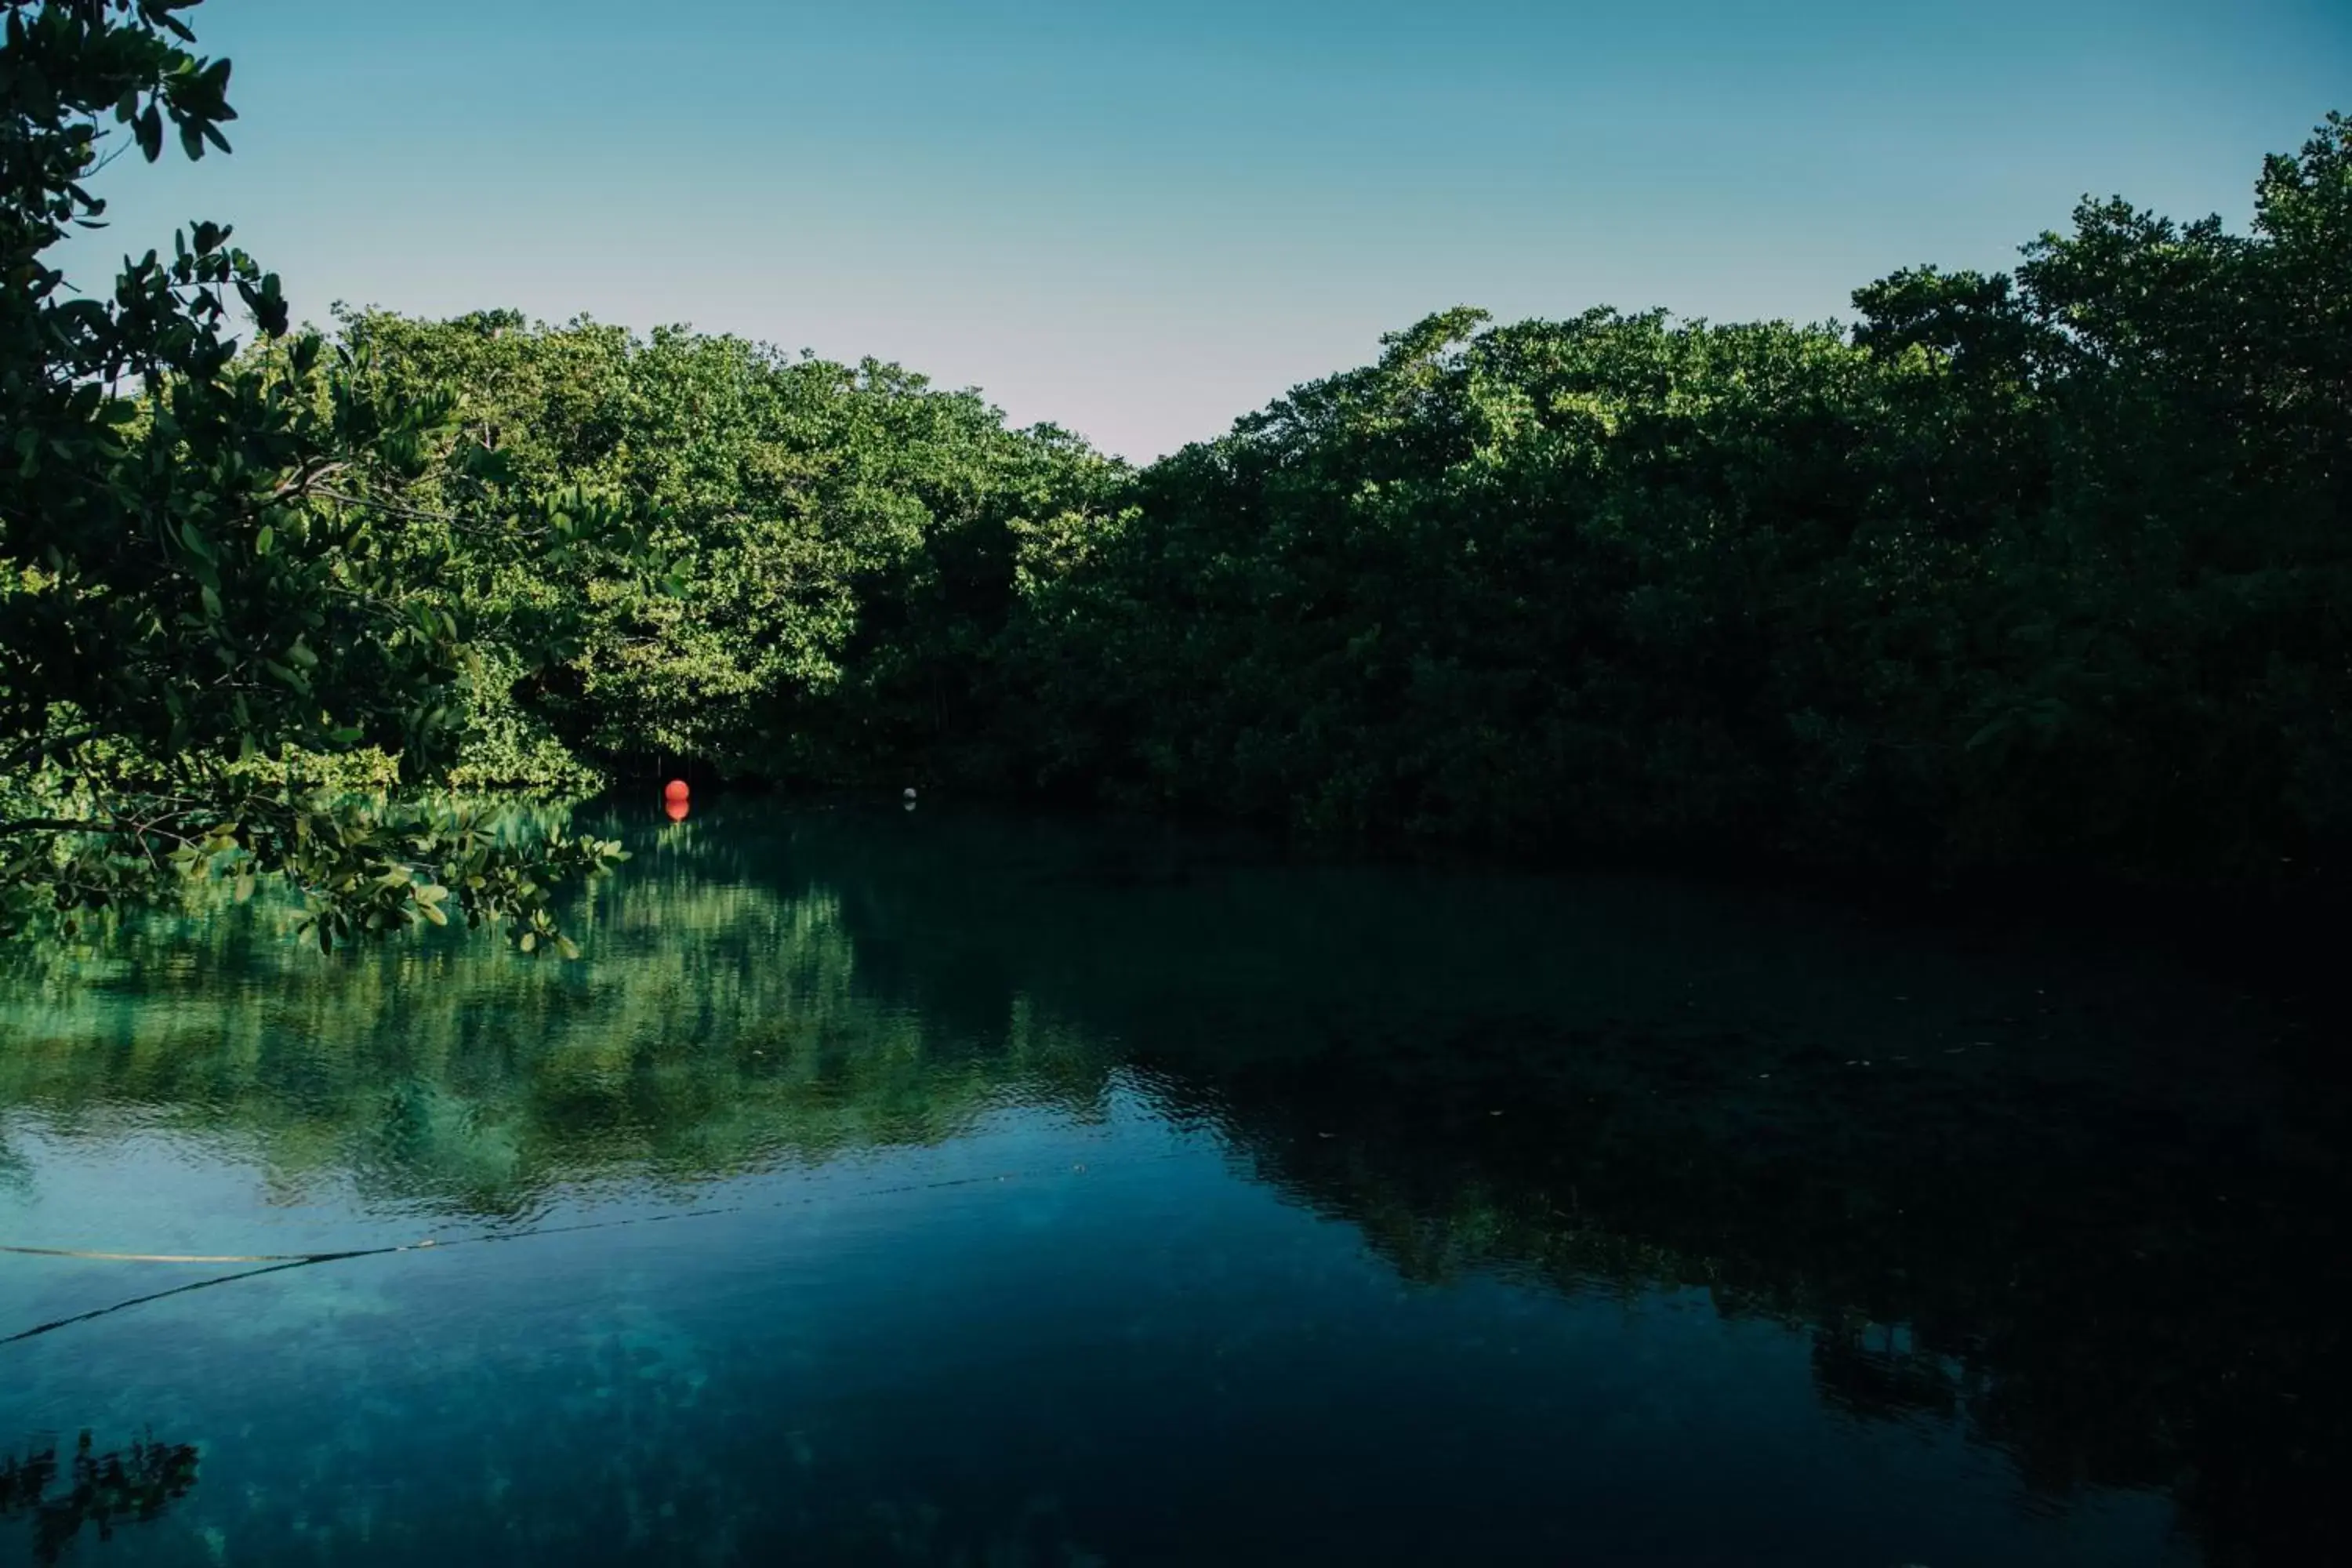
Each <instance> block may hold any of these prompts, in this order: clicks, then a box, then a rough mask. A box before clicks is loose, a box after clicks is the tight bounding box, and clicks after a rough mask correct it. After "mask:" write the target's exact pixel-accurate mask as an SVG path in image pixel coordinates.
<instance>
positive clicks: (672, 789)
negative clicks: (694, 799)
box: [662, 779, 688, 800]
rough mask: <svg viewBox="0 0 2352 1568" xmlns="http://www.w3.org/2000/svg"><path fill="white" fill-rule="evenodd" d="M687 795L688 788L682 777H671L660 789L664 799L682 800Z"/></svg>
mask: <svg viewBox="0 0 2352 1568" xmlns="http://www.w3.org/2000/svg"><path fill="white" fill-rule="evenodd" d="M687 795H688V790H687V787H686V781H685V780H684V779H672V780H670V781H669V783H668V784H666V785H664V786H663V789H662V798H663V799H664V800H684V799H685V798H686V797H687Z"/></svg>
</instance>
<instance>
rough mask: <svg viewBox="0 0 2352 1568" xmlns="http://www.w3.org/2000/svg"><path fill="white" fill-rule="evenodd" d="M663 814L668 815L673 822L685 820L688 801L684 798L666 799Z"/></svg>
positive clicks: (663, 803)
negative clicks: (683, 799)
mask: <svg viewBox="0 0 2352 1568" xmlns="http://www.w3.org/2000/svg"><path fill="white" fill-rule="evenodd" d="M662 815H663V816H667V817H668V818H669V819H670V820H671V821H672V822H684V821H685V820H686V802H684V801H682V800H666V801H664V802H662Z"/></svg>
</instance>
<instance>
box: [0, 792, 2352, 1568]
mask: <svg viewBox="0 0 2352 1568" xmlns="http://www.w3.org/2000/svg"><path fill="white" fill-rule="evenodd" d="M612 826H614V828H616V829H617V830H618V831H619V832H621V833H622V834H623V835H624V836H625V837H627V838H628V839H629V840H630V841H631V843H632V847H634V848H635V851H636V858H635V859H634V860H632V861H631V862H630V863H629V864H628V865H627V866H625V868H623V871H622V874H621V875H620V876H619V877H618V878H616V879H614V880H612V881H611V882H609V883H607V884H605V885H604V886H602V887H601V888H600V889H597V890H596V891H595V892H594V893H593V896H592V897H591V898H590V899H589V900H588V901H587V902H586V903H585V904H584V905H583V911H582V915H581V928H582V934H583V942H584V944H585V945H586V947H587V949H588V956H587V957H586V958H585V959H584V960H583V961H582V962H580V963H572V964H567V965H557V964H551V963H531V962H530V961H529V960H525V959H519V958H517V957H514V956H512V955H510V954H508V953H507V952H504V951H503V950H502V949H500V948H499V946H498V945H497V944H495V943H491V942H482V941H473V942H468V941H467V940H466V939H465V937H464V936H463V934H462V933H435V934H433V935H432V936H430V937H428V938H424V939H420V940H415V941H411V942H403V943H397V944H394V945H392V946H389V947H386V948H383V949H381V950H376V951H372V952H365V953H362V954H358V955H351V956H343V957H339V958H336V959H332V960H328V959H322V958H321V957H320V955H319V954H317V953H316V952H313V951H308V950H304V949H301V948H299V947H297V946H295V945H293V944H291V943H289V942H287V941H285V940H284V939H283V938H282V937H281V936H280V934H279V930H280V926H281V924H282V920H283V915H282V911H279V910H271V909H268V908H260V907H247V908H243V909H233V910H220V911H216V912H214V913H212V914H210V915H207V916H205V917H203V918H192V919H190V920H188V921H158V922H156V923H155V924H154V925H153V926H152V928H150V929H147V930H145V931H142V932H141V933H138V934H137V935H136V936H134V937H131V938H127V939H124V940H122V941H120V942H115V943H113V944H111V945H109V946H107V947H104V948H102V949H95V950H92V951H89V952H79V953H58V952H47V953H41V954H35V955H20V956H19V957H18V958H17V959H16V960H15V961H14V963H13V966H12V967H8V968H7V969H5V973H0V1243H6V1244H9V1245H13V1246H19V1247H54V1248H62V1249H76V1250H83V1251H119V1252H135V1253H170V1254H198V1255H205V1256H223V1255H238V1256H243V1255H259V1256H268V1257H273V1258H274V1257H278V1256H302V1255H313V1254H324V1253H358V1254H362V1256H353V1257H345V1258H338V1259H333V1260H328V1261H320V1262H315V1263H308V1264H298V1265H294V1266H291V1267H278V1266H276V1265H273V1264H270V1263H266V1262H257V1263H246V1264H237V1263H226V1264H166V1263H148V1262H118V1261H100V1260H93V1259H88V1258H47V1257H32V1256H26V1255H22V1254H14V1255H0V1455H6V1456H9V1457H12V1458H13V1459H14V1461H15V1462H16V1464H17V1465H18V1467H19V1468H18V1469H17V1470H16V1472H15V1474H14V1476H13V1478H10V1479H0V1563H7V1562H13V1561H19V1560H21V1561H27V1562H48V1561H56V1562H75V1563H94V1564H100V1565H103V1564H112V1563H120V1564H125V1565H128V1564H164V1563H170V1564H200V1565H201V1564H248V1563H250V1564H270V1563H327V1564H334V1563H355V1564H356V1563H382V1564H397V1565H409V1564H421V1563H431V1564H436V1568H437V1565H448V1564H456V1563H477V1562H478V1563H966V1564H973V1565H975V1568H977V1565H981V1564H991V1565H993V1564H1014V1563H1024V1564H1077V1563H1103V1564H1129V1563H1138V1564H1140V1563H1188V1564H1189V1563H1202V1564H1217V1563H1547V1564H1550V1563H1726V1564H1734V1563H1737V1564H1748V1563H1790V1564H1799V1563H1801V1564H1807V1565H1809V1568H1811V1565H1822V1564H1857V1565H1867V1568H1894V1565H1895V1564H1904V1563H1919V1564H1927V1565H1929V1568H1959V1565H1963V1564H1974V1563H1985V1564H2002V1565H2010V1564H2033V1563H2068V1564H2076V1563H2128V1564H2157V1563H2215V1564H2222V1563H2254V1562H2266V1561H2282V1562H2284V1561H2305V1562H2309V1561H2322V1560H2326V1559H2327V1558H2328V1556H2329V1555H2330V1553H2329V1552H2328V1551H2327V1550H2326V1546H2325V1542H2326V1534H2325V1531H2326V1523H2327V1515H2326V1511H2325V1509H2326V1500H2327V1499H2328V1498H2330V1497H2331V1496H2332V1495H2333V1494H2334V1492H2335V1489H2336V1486H2337V1483H2338V1482H2339V1481H2340V1480H2341V1479H2342V1475H2343V1473H2344V1472H2343V1470H2342V1468H2341V1466H2342V1462H2343V1461H2344V1460H2345V1459H2346V1458H2347V1454H2352V1446H2347V1443H2346V1441H2345V1432H2344V1422H2343V1417H2342V1414H2341V1412H2342V1409H2343V1406H2342V1404H2341V1402H2340V1400H2337V1399H2331V1398H2328V1397H2325V1396H2323V1394H2322V1393H2321V1390H2322V1389H2324V1388H2325V1387H2326V1386H2327V1384H2328V1379H2329V1378H2330V1377H2331V1376H2332V1375H2336V1373H2338V1371H2339V1370H2340V1362H2341V1350H2340V1329H2339V1327H2338V1320H2339V1316H2340V1308H2341V1303H2342V1301H2343V1300H2345V1299H2346V1293H2345V1289H2344V1288H2345V1285H2346V1283H2347V1279H2346V1274H2347V1262H2346V1258H2345V1254H2344V1248H2343V1246H2342V1238H2341V1224H2340V1216H2341V1215H2343V1214H2345V1213H2346V1212H2347V1211H2346V1209H2345V1206H2344V1203H2343V1199H2344V1197H2345V1195H2346V1193H2345V1185H2346V1184H2345V1181H2344V1177H2343V1173H2342V1171H2341V1168H2340V1164H2339V1158H2338V1151H2339V1150H2340V1149H2341V1148H2342V1147H2343V1146H2344V1145H2343V1143H2342V1141H2341V1139H2340V1136H2339V1134H2340V1131H2341V1129H2342V1127H2343V1119H2342V1118H2341V1116H2340V1115H2339V1114H2338V1112H2337V1110H2336V1100H2335V1099H2334V1098H2333V1097H2331V1096H2329V1095H2326V1094H2322V1093H2318V1092H2316V1091H2315V1089H2313V1088H2312V1087H2311V1084H2310V1081H2309V1070H2308V1068H2306V1067H2305V1066H2304V1065H2302V1064H2304V1063H2305V1059H2306V1058H2309V1057H2311V1056H2312V1055H2314V1054H2315V1053H2314V1052H2313V1050H2312V1048H2311V1042H2310V1040H2309V1037H2308V1031H2307V1030H2306V1029H2305V1027H2304V1026H2303V1025H2301V1024H2300V1023H2299V1021H2298V1019H2297V1018H2296V1016H2294V1014H2293V1013H2292V1012H2291V1011H2290V1010H2288V1009H2286V1008H2285V1007H2284V1005H2282V1004H2280V1003H2279V1002H2278V1001H2277V1000H2276V999H2274V998H2264V997H2252V996H2247V995H2242V994H2239V993H2238V992H2236V991H2234V990H2232V989H2231V988H2229V987H2228V986H2225V985H2223V984H2220V983H2218V982H2215V981H2211V980H2203V979H2199V978H2197V977H2196V976H2194V975H2190V974H2188V973H2182V972H2181V971H2180V970H2179V966H2177V965H2168V964H2166V963H2162V962H2161V961H2159V960H2158V959H2155V958H2153V957H2145V956H2135V955H2134V954H2132V953H2130V952H2126V951H2122V950H2119V949H2114V948H2105V949H2101V948H2093V947H2089V946H2084V945H2083V944H2079V943H2076V944H2062V943H2056V942H2049V941H2040V942H2025V941H2021V940H2020V941H1991V940H1983V939H1979V940H1973V941H1966V942H1964V941H1961V940H1960V939H1958V938H1956V937H1953V936H1951V935H1949V934H1944V935H1937V934H1934V933H1930V932H1924V931H1899V930H1893V929H1886V928H1883V927H1879V926H1874V925H1873V924H1871V923H1869V922H1867V921H1864V920H1863V919H1861V918H1859V917H1858V916H1855V915H1853V914H1847V913H1839V912H1836V911H1831V910H1822V909H1820V908H1815V907H1808V906H1806V905H1803V904H1800V903H1796V902H1790V901H1776V900H1766V899H1761V898H1759V897H1754V896H1749V895H1744V894H1732V893H1727V892H1722V891H1707V890H1701V889H1688V888H1681V887H1677V886H1674V885H1669V884H1664V883H1651V882H1641V881H1633V880H1612V879H1558V878H1553V879H1543V878H1535V877H1517V876H1509V875H1503V874H1476V875H1473V874H1466V873H1460V872H1440V871H1433V870H1416V869H1405V868H1377V867H1348V866H1332V865H1318V866H1307V865H1299V864H1295V863H1293V864H1286V863H1283V862H1281V861H1279V860H1278V859H1276V858H1268V857H1266V856H1265V855H1262V854H1259V853H1256V852H1255V851H1253V850H1251V849H1249V848H1248V847H1245V846H1237V845H1235V844H1234V843H1231V842H1227V841H1223V840H1212V839H1204V838H1197V837H1184V836H1181V835H1177V834H1174V833H1170V832H1163V831H1160V830H1157V829H1138V828H1135V827H1132V826H1100V825H1096V826H1072V825H1067V824H1064V825H1052V824H1045V823H1035V822H1013V821H1006V820H1002V819H994V818H982V817H968V816H957V815H955V814H951V813H950V814H941V813H938V812H935V811H932V810H930V809H929V808H926V810H925V811H923V812H921V813H919V814H911V815H909V814H901V813H890V814H887V815H872V816H865V815H856V814H850V813H824V812H792V811H786V810H784V809H782V808H779V807H772V806H766V805H758V806H754V805H735V806H733V807H731V808H722V809H720V810H718V811H703V810H698V812H697V813H696V815H695V816H692V817H690V818H689V819H688V820H687V821H686V822H684V823H680V824H676V825H668V824H665V823H663V822H661V821H660V819H659V818H658V817H657V816H652V814H650V813H643V814H639V813H625V814H621V815H620V816H617V817H616V818H615V820H614V823H613V824H612ZM427 1240H430V1241H432V1242H433V1243H435V1245H434V1246H432V1247H415V1246H414V1245H412V1244H415V1243H418V1242H422V1241H427ZM400 1247H404V1248H406V1249H405V1250H391V1251H385V1250H377V1249H383V1248H400ZM190 1286H193V1287H195V1288H194V1289H179V1288H181V1287H190ZM165 1292H171V1293H168V1294H166V1293H165ZM52 1325H53V1326H52ZM9 1336H14V1337H9ZM83 1432H88V1433H89V1435H90V1439H89V1440H90V1444H91V1448H90V1457H91V1462H92V1463H93V1464H102V1463H103V1462H104V1458H105V1457H106V1456H108V1455H120V1456H121V1458H122V1462H123V1463H124V1464H125V1465H126V1467H127V1468H126V1469H125V1470H124V1472H123V1474H122V1477H121V1485H119V1486H116V1487H114V1488H113V1489H111V1490H110V1489H108V1488H106V1487H103V1486H100V1487H97V1488H95V1489H92V1488H85V1489H84V1491H83V1493H82V1495H81V1498H80V1500H79V1502H77V1500H76V1499H75V1497H74V1487H73V1477H72V1474H71V1471H72V1469H73V1462H74V1451H75V1446H76V1442H77V1439H78V1435H79V1434H81V1433H83ZM144 1443H152V1445H153V1447H146V1448H134V1445H136V1444H144ZM183 1446H185V1447H183ZM52 1448H54V1450H55V1454H56V1459H57V1465H58V1473H57V1474H56V1476H55V1477H54V1478H52V1479H47V1480H46V1481H44V1480H42V1479H40V1478H37V1477H35V1476H32V1475H31V1474H30V1473H29V1472H27V1471H26V1470H25V1469H24V1468H22V1467H23V1466H24V1465H25V1464H26V1461H27V1460H28V1459H32V1458H37V1456H39V1455H41V1454H43V1453H45V1452H47V1451H49V1450H51V1449H52ZM142 1481H145V1482H148V1483H150V1484H148V1485H146V1486H145V1487H144V1488H143V1489H142V1486H141V1483H142ZM108 1497H111V1498H113V1499H114V1500H115V1503H116V1509H115V1514H114V1517H113V1519H112V1521H111V1522H110V1538H107V1539H101V1522H102V1521H100V1519H99V1518H98V1517H97V1514H98V1512H99V1511H100V1509H99V1508H98V1507H96V1506H95V1505H96V1503H97V1502H99V1501H100V1500H103V1499H105V1498H108ZM2312 1552H2316V1555H2311V1554H2308V1553H2312Z"/></svg>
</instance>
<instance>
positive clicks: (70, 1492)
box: [0, 1432, 197, 1568]
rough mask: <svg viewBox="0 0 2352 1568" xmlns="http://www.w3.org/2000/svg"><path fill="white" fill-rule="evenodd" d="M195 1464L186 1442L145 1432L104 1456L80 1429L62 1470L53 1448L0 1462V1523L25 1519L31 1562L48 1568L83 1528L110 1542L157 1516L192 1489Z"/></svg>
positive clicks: (192, 1449) (192, 1450)
mask: <svg viewBox="0 0 2352 1568" xmlns="http://www.w3.org/2000/svg"><path fill="white" fill-rule="evenodd" d="M196 1462H197V1456H196V1450H195V1447H194V1446H193V1445H191V1444H187V1443H158V1442H156V1441H155V1437H154V1434H153V1433H152V1432H151V1433H149V1434H147V1435H146V1436H143V1437H140V1438H136V1439H134V1440H133V1441H132V1442H131V1446H130V1447H128V1448H121V1449H113V1450H109V1451H107V1452H105V1453H98V1452H94V1451H93V1450H92V1448H91V1445H90V1435H89V1433H87V1432H84V1433H83V1434H82V1435H81V1437H80V1440H79V1442H77V1443H76V1444H75V1445H74V1449H73V1452H72V1454H71V1455H69V1456H68V1458H66V1459H65V1461H64V1463H63V1466H62V1469H61V1467H60V1464H59V1461H58V1450H57V1445H56V1444H54V1443H51V1444H48V1445H47V1446H46V1447H39V1448H37V1449H35V1450H33V1451H32V1452H31V1453H28V1454H26V1456H25V1457H24V1458H16V1456H15V1455H13V1454H12V1455H9V1456H7V1457H6V1458H0V1522H6V1523H9V1524H14V1523H15V1522H16V1521H19V1520H26V1521H30V1524H31V1530H32V1539H31V1553H32V1561H33V1562H35V1563H40V1564H43V1568H47V1565H48V1564H51V1563H62V1562H64V1561H65V1559H66V1553H67V1550H68V1548H69V1547H71V1546H72V1545H73V1544H74V1543H75V1542H76V1541H77V1540H78V1539H79V1537H80V1536H81V1534H82V1531H84V1530H85V1529H88V1530H89V1531H90V1533H91V1534H92V1535H93V1536H94V1537H95V1538H96V1539H97V1540H99V1541H101V1542H104V1541H111V1540H113V1539H114V1532H115V1530H116V1529H117V1528H118V1527H119V1526H121V1525H126V1524H147V1523H152V1521H154V1520H156V1519H157V1518H159V1517H161V1516H162V1514H163V1510H165V1509H166V1508H168V1507H170V1506H171V1505H172V1504H173V1502H174V1501H176V1500H179V1499H181V1498H184V1497H185V1496H187V1494H188V1490H189V1489H190V1488H192V1487H194V1485H195V1484H196Z"/></svg>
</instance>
